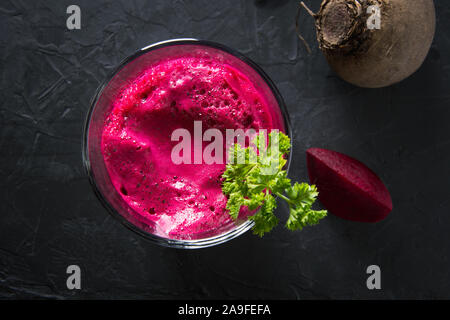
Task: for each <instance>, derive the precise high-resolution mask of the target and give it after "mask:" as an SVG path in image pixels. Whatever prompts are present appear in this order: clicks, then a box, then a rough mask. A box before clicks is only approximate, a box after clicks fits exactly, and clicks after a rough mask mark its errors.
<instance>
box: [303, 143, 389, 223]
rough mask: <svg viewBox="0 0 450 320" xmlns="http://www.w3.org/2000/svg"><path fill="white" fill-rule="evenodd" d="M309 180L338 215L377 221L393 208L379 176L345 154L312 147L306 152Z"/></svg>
mask: <svg viewBox="0 0 450 320" xmlns="http://www.w3.org/2000/svg"><path fill="white" fill-rule="evenodd" d="M306 161H307V164H308V174H309V180H310V181H311V183H312V184H315V185H316V186H317V189H318V191H319V200H320V202H322V204H323V205H324V206H325V208H327V209H328V210H329V211H330V212H331V213H333V214H334V215H336V216H338V217H341V218H344V219H347V220H352V221H360V222H377V221H380V220H383V219H384V218H386V216H387V215H388V214H389V212H391V211H392V199H391V196H390V194H389V191H388V190H387V188H386V186H385V185H384V184H383V182H382V181H381V180H380V178H378V176H377V175H376V174H375V173H374V172H373V171H372V170H370V169H369V168H368V167H366V166H365V165H364V164H363V163H361V162H359V161H358V160H356V159H353V158H350V157H349V156H346V155H344V154H342V153H339V152H336V151H331V150H326V149H319V148H311V149H308V150H307V151H306Z"/></svg>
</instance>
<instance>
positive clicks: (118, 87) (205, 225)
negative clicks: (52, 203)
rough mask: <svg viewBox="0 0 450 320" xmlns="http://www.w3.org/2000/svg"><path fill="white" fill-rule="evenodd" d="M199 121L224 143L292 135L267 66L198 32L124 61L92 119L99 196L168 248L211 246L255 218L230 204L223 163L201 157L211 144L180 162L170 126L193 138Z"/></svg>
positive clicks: (90, 147)
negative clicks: (248, 134) (242, 135)
mask: <svg viewBox="0 0 450 320" xmlns="http://www.w3.org/2000/svg"><path fill="white" fill-rule="evenodd" d="M199 125H200V130H202V132H201V135H200V137H203V138H204V136H203V133H205V132H206V131H207V130H208V129H216V130H219V131H220V132H221V133H223V136H224V141H225V136H226V131H227V129H234V130H236V129H242V130H244V131H245V130H246V129H254V130H256V132H258V130H259V129H266V130H267V131H269V132H270V130H272V129H278V130H280V131H283V132H285V133H287V134H288V135H289V136H291V128H290V123H289V116H288V113H287V111H286V107H285V105H284V102H283V99H282V97H281V95H280V93H279V92H278V90H277V88H276V87H275V85H274V84H273V82H272V81H271V80H270V78H269V77H268V76H267V75H266V74H265V73H264V71H263V70H261V68H259V67H258V66H257V65H256V64H255V63H254V62H252V61H251V60H250V59H248V58H247V57H245V56H243V55H242V54H240V53H238V52H236V51H234V50H232V49H230V48H228V47H225V46H223V45H221V44H217V43H214V42H210V41H203V40H196V39H175V40H168V41H163V42H159V43H156V44H153V45H150V46H148V47H145V48H143V49H141V50H139V51H138V52H136V53H134V54H133V55H132V56H130V57H128V58H127V59H125V61H123V62H122V63H121V64H120V65H119V66H118V67H117V68H116V70H115V71H114V72H113V73H112V75H111V76H110V77H109V78H108V79H106V81H105V82H104V83H103V84H102V85H101V86H100V87H99V89H98V90H97V93H96V95H95V96H94V99H93V101H92V104H91V108H90V110H89V113H88V116H87V119H86V124H85V130H84V141H83V162H84V165H85V168H86V170H87V172H88V175H89V179H90V182H91V184H92V186H93V188H94V191H95V193H96V194H97V196H98V198H99V199H100V201H101V202H102V203H103V205H104V206H105V207H106V208H107V209H108V211H109V213H110V214H112V215H113V216H114V217H115V218H117V219H119V220H120V221H121V222H122V223H123V224H124V225H125V226H127V227H128V228H130V229H131V230H133V231H135V232H137V233H139V234H141V235H142V236H144V237H146V238H148V239H149V240H151V241H153V242H155V243H157V244H160V245H163V246H168V247H175V248H202V247H208V246H213V245H217V244H220V243H224V242H226V241H228V240H230V239H233V238H235V237H237V236H239V235H241V234H243V233H244V232H245V231H247V230H249V229H250V228H251V227H252V225H253V222H251V221H249V220H247V219H246V217H247V216H248V215H249V214H252V213H251V212H248V210H246V209H245V208H243V209H242V210H241V214H240V218H239V219H238V220H236V221H234V220H232V219H231V217H230V216H229V214H228V212H227V211H226V209H225V206H226V202H227V198H226V197H225V196H224V195H223V193H222V191H221V175H222V173H223V172H224V171H225V166H226V163H225V161H223V162H220V161H216V162H213V163H211V162H207V161H205V160H204V159H202V158H201V154H202V150H203V149H204V148H205V146H207V145H208V143H210V142H207V141H204V140H203V141H202V140H201V141H200V144H198V143H197V142H195V141H193V142H192V154H191V156H192V157H191V158H190V159H189V157H188V156H189V154H188V153H186V154H185V153H184V152H186V151H183V152H182V154H181V155H182V156H183V157H184V156H186V157H187V158H183V159H184V160H183V162H181V163H179V162H177V161H174V158H173V157H172V156H173V152H174V148H175V147H176V146H177V144H179V140H176V139H174V132H176V130H177V129H182V130H184V132H187V133H189V135H190V136H191V137H192V139H195V136H196V132H197V133H198V129H199V128H198V127H199ZM197 137H198V135H197ZM178 138H180V137H178ZM201 139H202V138H201ZM210 141H212V139H210ZM196 146H197V149H196ZM198 146H200V147H199V148H198ZM198 149H200V158H199V157H198V155H199V154H198V153H196V152H198V151H199V150H198ZM225 149H226V146H225V143H224V154H226V150H225ZM289 163H290V159H289V161H288V166H289Z"/></svg>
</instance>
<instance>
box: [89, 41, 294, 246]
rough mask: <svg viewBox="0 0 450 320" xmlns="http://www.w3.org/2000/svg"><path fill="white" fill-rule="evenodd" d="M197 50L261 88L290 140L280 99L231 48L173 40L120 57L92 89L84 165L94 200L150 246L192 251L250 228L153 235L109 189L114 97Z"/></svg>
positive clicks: (248, 223)
mask: <svg viewBox="0 0 450 320" xmlns="http://www.w3.org/2000/svg"><path fill="white" fill-rule="evenodd" d="M199 48H201V51H202V52H205V53H206V54H211V55H214V57H215V58H217V57H219V58H221V59H224V61H226V62H227V63H229V64H232V65H234V66H237V67H238V68H239V69H240V70H242V71H243V72H245V74H246V75H247V76H248V77H249V78H250V80H252V81H253V83H254V84H255V85H256V86H257V87H258V88H260V89H262V92H263V93H264V94H265V95H266V99H267V101H268V102H269V103H270V104H271V105H274V106H278V109H277V110H275V111H274V114H275V116H277V117H279V119H278V120H279V123H282V124H283V125H284V130H285V132H286V133H287V134H288V135H289V136H290V137H291V126H290V121H289V115H288V113H287V111H286V106H285V104H284V101H283V99H282V97H281V95H280V93H279V91H278V89H277V88H276V87H275V85H274V84H273V82H272V81H271V80H270V78H269V77H268V76H267V75H266V74H265V73H264V71H263V70H262V69H261V68H260V67H258V66H257V65H256V64H255V63H254V62H252V61H251V60H250V59H248V58H247V57H245V56H243V55H242V54H240V53H238V52H236V51H234V50H232V49H230V48H227V47H225V46H223V45H221V44H218V43H214V42H210V41H204V40H197V39H174V40H168V41H163V42H158V43H156V44H152V45H150V46H147V47H145V48H142V49H141V50H139V51H137V52H136V53H134V54H133V55H131V56H130V57H128V58H127V59H125V60H124V61H123V62H122V63H120V65H119V66H118V67H117V68H116V69H115V70H114V72H113V73H112V74H111V75H110V76H109V77H108V78H107V79H106V80H105V81H104V82H103V84H102V85H101V86H100V87H99V88H98V89H97V92H96V94H95V96H94V98H93V100H92V102H91V107H90V110H89V112H88V115H87V118H86V123H85V127H84V137H83V150H82V155H83V163H84V166H85V169H86V171H87V173H88V176H89V180H90V183H91V185H92V187H93V189H94V191H95V193H96V195H97V197H98V198H99V199H100V201H101V202H102V203H103V205H104V206H105V207H106V209H107V210H108V212H109V213H110V214H111V215H112V216H113V217H115V218H117V219H119V221H120V222H122V223H123V224H124V225H125V226H126V227H128V228H129V229H131V230H133V231H134V232H136V233H138V234H140V235H142V236H144V237H145V238H147V239H149V240H150V241H152V242H154V243H157V244H159V245H163V246H167V247H172V248H184V249H192V248H204V247H209V246H213V245H218V244H221V243H224V242H226V241H228V240H231V239H233V238H235V237H237V236H239V235H241V234H243V233H244V232H246V231H247V230H249V229H251V228H252V226H253V222H252V221H250V220H246V221H243V222H241V223H238V224H235V223H233V224H232V225H229V226H224V227H223V228H221V229H220V230H216V231H215V232H214V233H208V234H205V235H204V238H201V239H195V240H178V239H170V238H165V237H162V236H159V235H156V234H155V231H154V228H153V227H152V226H149V225H148V224H146V223H144V222H142V221H140V220H139V219H137V218H136V214H135V213H134V212H133V209H131V208H130V207H129V206H128V205H127V204H126V202H125V201H124V200H123V199H122V197H121V196H120V194H119V193H118V192H117V190H116V189H115V187H114V186H113V184H112V182H111V180H110V177H109V174H108V172H107V169H106V165H105V162H104V159H103V155H102V152H101V139H102V131H103V126H104V123H105V119H106V117H107V115H108V114H109V113H110V111H111V108H112V106H113V105H112V102H113V99H114V97H115V95H117V93H118V92H120V90H121V89H122V88H123V87H124V86H125V85H126V84H128V83H129V82H130V81H131V80H133V79H135V78H136V77H137V76H138V75H139V74H140V73H141V72H142V70H143V69H145V68H146V67H147V66H149V65H151V64H153V63H155V62H157V61H159V60H160V59H163V58H167V57H170V56H172V55H177V54H182V53H183V52H193V50H196V49H199ZM290 162H291V155H290V156H289V159H288V164H287V166H288V169H289V165H290Z"/></svg>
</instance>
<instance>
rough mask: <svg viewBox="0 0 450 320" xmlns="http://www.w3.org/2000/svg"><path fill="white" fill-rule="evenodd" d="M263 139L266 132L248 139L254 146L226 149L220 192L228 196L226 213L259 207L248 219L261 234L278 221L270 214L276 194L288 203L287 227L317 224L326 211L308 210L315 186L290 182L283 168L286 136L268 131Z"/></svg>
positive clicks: (286, 147) (286, 150) (232, 214)
mask: <svg viewBox="0 0 450 320" xmlns="http://www.w3.org/2000/svg"><path fill="white" fill-rule="evenodd" d="M267 140H268V142H267V143H266V135H265V134H262V133H260V134H258V135H256V137H255V138H254V139H253V141H252V143H253V145H254V146H255V147H256V148H254V147H252V146H249V147H247V148H242V147H241V145H240V144H239V143H236V144H234V146H233V147H232V148H231V149H230V152H229V161H228V164H227V166H226V170H225V172H224V173H223V175H222V179H223V184H222V191H223V193H224V194H225V195H227V197H228V201H227V206H226V208H227V210H228V211H229V214H230V215H231V217H232V218H233V219H237V218H238V216H239V211H240V209H241V207H243V206H245V207H248V208H249V210H252V211H253V210H256V209H258V208H260V209H259V210H258V211H257V212H256V213H255V214H254V215H252V216H250V217H249V219H250V220H253V221H254V222H255V225H254V227H253V232H254V233H255V234H257V235H259V236H263V235H264V234H265V233H267V232H269V231H271V230H272V229H273V228H274V227H275V226H276V225H277V224H278V218H277V217H276V216H275V214H274V210H275V208H276V207H277V202H276V199H275V196H276V197H279V198H280V199H283V200H285V201H286V202H287V203H288V204H289V211H290V214H289V218H288V220H287V222H286V227H287V228H288V229H290V230H302V229H303V228H304V227H305V226H308V225H309V226H311V225H315V224H317V223H318V222H319V220H320V219H322V218H324V217H325V216H326V215H327V211H326V210H312V209H311V207H312V205H313V204H314V202H315V201H316V198H317V196H318V194H319V193H318V191H317V188H316V186H314V185H309V184H307V183H298V182H296V183H294V184H293V185H292V184H291V179H289V178H288V177H287V172H286V170H284V167H285V165H286V162H287V160H286V157H287V154H288V153H289V151H290V148H291V142H290V139H289V137H288V136H287V135H285V134H284V133H282V132H278V131H272V132H271V133H270V134H269V135H268V139H267ZM266 144H267V145H266Z"/></svg>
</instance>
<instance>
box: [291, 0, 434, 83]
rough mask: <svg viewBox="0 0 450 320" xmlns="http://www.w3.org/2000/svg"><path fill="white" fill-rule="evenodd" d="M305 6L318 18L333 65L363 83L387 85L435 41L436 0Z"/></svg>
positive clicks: (333, 0) (331, 0) (336, 0)
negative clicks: (314, 10)
mask: <svg viewBox="0 0 450 320" xmlns="http://www.w3.org/2000/svg"><path fill="white" fill-rule="evenodd" d="M301 5H302V6H303V7H304V8H305V9H306V10H307V11H308V12H309V13H310V15H312V16H313V17H314V19H315V26H316V30H317V39H318V42H319V47H320V49H321V50H322V51H323V53H324V55H325V57H326V59H327V61H328V63H329V64H330V66H331V67H332V68H333V69H334V71H335V72H336V73H337V74H338V75H339V76H340V77H341V78H342V79H344V80H346V81H348V82H350V83H352V84H354V85H357V86H360V87H367V88H379V87H385V86H389V85H391V84H394V83H397V82H399V81H402V80H403V79H405V78H407V77H409V76H410V75H411V74H413V73H414V72H415V71H416V70H417V69H419V67H420V66H421V65H422V63H423V61H424V60H425V57H426V56H427V54H428V51H429V49H430V46H431V43H432V41H433V37H434V32H435V24H436V16H435V8H434V3H433V0H323V2H322V4H321V6H320V10H319V12H318V13H316V14H315V13H313V12H312V11H311V10H309V9H308V8H307V7H306V5H305V4H304V3H303V2H302V3H301ZM377 17H378V18H379V19H377ZM374 19H377V20H378V22H379V24H378V25H377V23H375V22H376V21H377V20H374ZM297 27H298V24H297ZM378 28H379V29H378ZM297 32H298V28H297ZM299 36H300V35H299ZM300 38H301V39H302V40H303V38H302V37H301V36H300Z"/></svg>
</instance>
